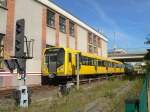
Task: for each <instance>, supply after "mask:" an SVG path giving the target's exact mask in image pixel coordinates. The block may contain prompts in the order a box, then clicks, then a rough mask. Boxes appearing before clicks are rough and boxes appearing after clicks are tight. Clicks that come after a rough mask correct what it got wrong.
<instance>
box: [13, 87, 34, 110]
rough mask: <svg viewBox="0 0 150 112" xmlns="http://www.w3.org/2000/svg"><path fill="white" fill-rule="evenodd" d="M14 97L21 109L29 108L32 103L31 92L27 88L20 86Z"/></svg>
mask: <svg viewBox="0 0 150 112" xmlns="http://www.w3.org/2000/svg"><path fill="white" fill-rule="evenodd" d="M14 97H15V100H16V104H17V105H18V106H20V107H28V105H29V103H30V102H31V97H30V92H29V90H28V88H27V86H19V88H18V89H17V90H16V91H15V92H14Z"/></svg>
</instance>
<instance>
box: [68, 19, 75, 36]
mask: <svg viewBox="0 0 150 112" xmlns="http://www.w3.org/2000/svg"><path fill="white" fill-rule="evenodd" d="M74 25H75V23H74V22H73V21H69V34H70V36H72V37H74V36H75V27H74Z"/></svg>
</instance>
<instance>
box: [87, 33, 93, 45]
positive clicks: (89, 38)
mask: <svg viewBox="0 0 150 112" xmlns="http://www.w3.org/2000/svg"><path fill="white" fill-rule="evenodd" d="M88 43H89V44H92V43H93V42H92V33H88Z"/></svg>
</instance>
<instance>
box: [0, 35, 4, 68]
mask: <svg viewBox="0 0 150 112" xmlns="http://www.w3.org/2000/svg"><path fill="white" fill-rule="evenodd" d="M3 38H4V35H1V34H0V69H3V68H4V45H3Z"/></svg>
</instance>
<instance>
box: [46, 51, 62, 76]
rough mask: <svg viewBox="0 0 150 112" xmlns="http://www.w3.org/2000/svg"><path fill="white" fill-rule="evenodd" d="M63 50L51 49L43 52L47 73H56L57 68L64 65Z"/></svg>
mask: <svg viewBox="0 0 150 112" xmlns="http://www.w3.org/2000/svg"><path fill="white" fill-rule="evenodd" d="M64 54H65V53H64V49H62V48H51V49H47V50H46V51H45V61H46V64H47V67H48V71H49V72H52V73H56V71H57V68H58V67H60V66H61V65H63V64H64Z"/></svg>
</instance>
